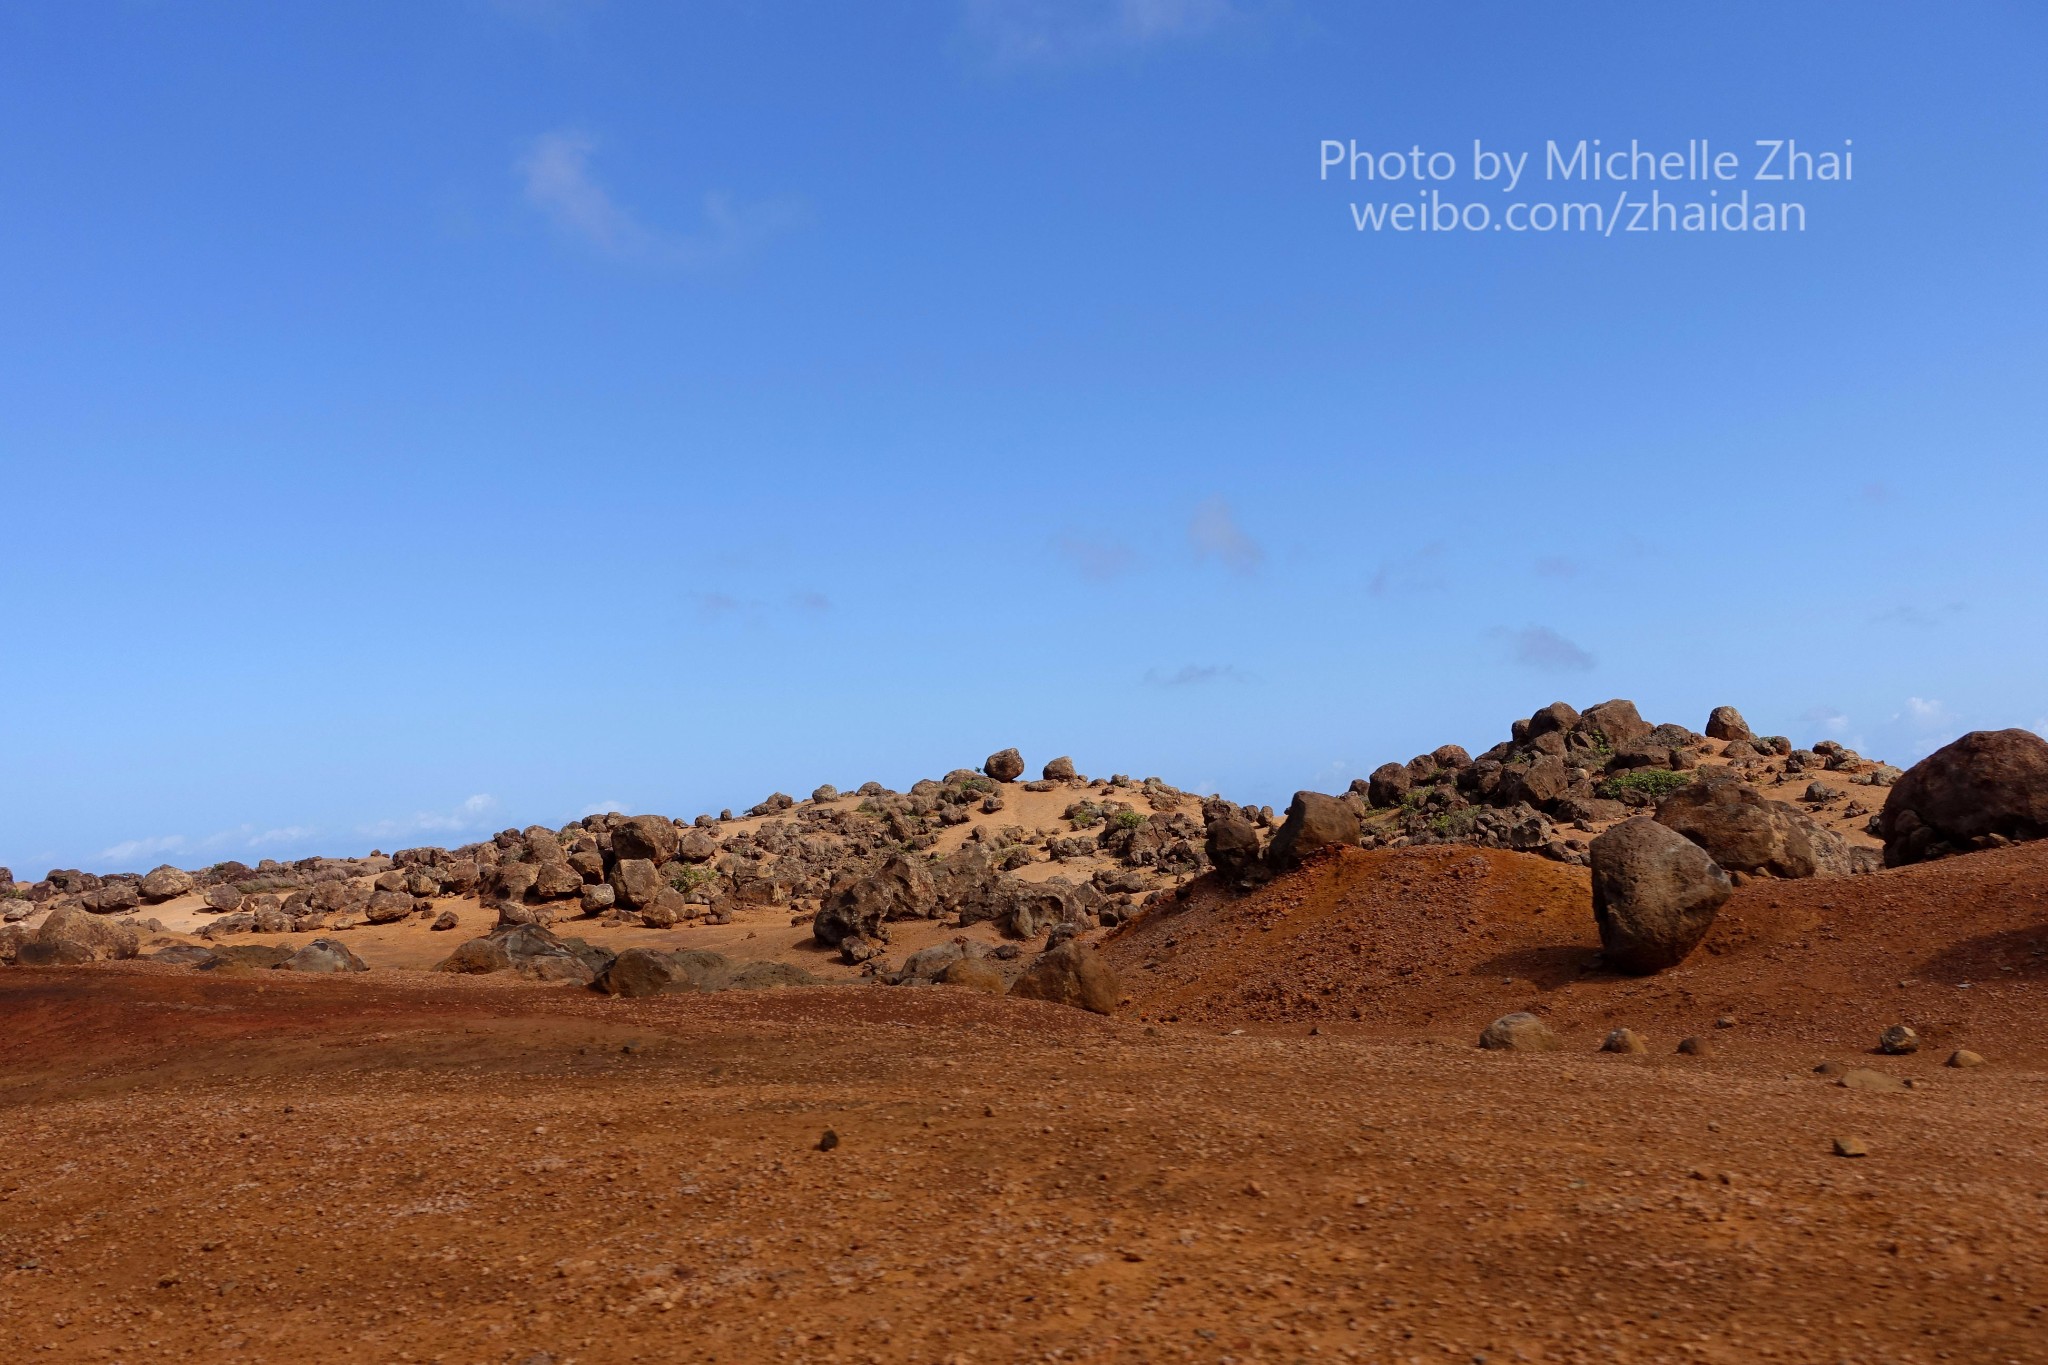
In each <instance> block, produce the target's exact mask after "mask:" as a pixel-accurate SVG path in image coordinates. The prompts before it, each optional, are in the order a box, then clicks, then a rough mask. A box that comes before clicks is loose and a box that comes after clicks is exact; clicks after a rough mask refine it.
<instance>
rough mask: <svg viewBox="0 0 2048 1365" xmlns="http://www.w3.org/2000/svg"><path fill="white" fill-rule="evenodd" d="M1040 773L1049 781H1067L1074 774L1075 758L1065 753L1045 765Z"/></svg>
mask: <svg viewBox="0 0 2048 1365" xmlns="http://www.w3.org/2000/svg"><path fill="white" fill-rule="evenodd" d="M1039 775H1040V776H1041V777H1043V778H1044V779H1045V780H1046V781H1048V782H1066V781H1069V780H1070V779H1072V777H1073V776H1074V760H1073V759H1071V758H1068V757H1067V756H1066V755H1065V754H1062V755H1060V756H1059V757H1058V758H1056V759H1054V760H1053V761H1052V762H1050V763H1048V764H1046V765H1045V767H1044V768H1042V769H1041V770H1040V772H1039Z"/></svg>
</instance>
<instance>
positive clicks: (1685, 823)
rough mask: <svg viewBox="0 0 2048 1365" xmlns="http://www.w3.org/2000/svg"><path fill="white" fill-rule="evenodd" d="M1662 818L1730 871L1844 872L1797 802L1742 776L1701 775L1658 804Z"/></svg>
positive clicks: (1659, 820) (1784, 873)
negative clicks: (1776, 798)
mask: <svg viewBox="0 0 2048 1365" xmlns="http://www.w3.org/2000/svg"><path fill="white" fill-rule="evenodd" d="M1657 823H1659V824H1661V825H1664V826H1666V827H1667V828H1670V829H1673V830H1676V831H1677V832H1678V833H1680V834H1682V835H1684V836H1685V837H1686V838H1688V839H1690V840H1692V842H1694V843H1695V844H1698V845H1699V846H1700V847H1701V848H1703V849H1705V850H1706V852H1707V856H1708V857H1710V858H1712V859H1713V860H1714V861H1715V862H1716V863H1719V864H1720V865H1721V867H1722V868H1723V869H1725V870H1727V871H1729V872H1749V873H1764V874H1768V875H1770V876H1773V877H1811V876H1815V875H1816V874H1818V873H1821V872H1822V871H1824V870H1826V871H1831V872H1833V871H1840V870H1843V869H1842V865H1841V863H1840V861H1839V860H1838V859H1837V858H1835V857H1832V856H1831V854H1832V853H1833V852H1835V850H1834V849H1831V848H1829V847H1826V846H1825V845H1826V841H1825V839H1821V840H1820V842H1819V843H1818V844H1817V842H1816V840H1817V838H1819V836H1821V830H1820V829H1819V828H1818V827H1817V826H1816V825H1815V824H1814V823H1813V821H1811V820H1809V819H1808V818H1807V817H1806V815H1805V814H1804V813H1803V812H1801V811H1800V810H1799V809H1798V807H1796V806H1789V805H1787V804H1785V803H1784V802H1783V801H1773V800H1771V799H1770V798H1769V797H1767V796H1765V795H1764V794H1763V793H1762V792H1760V791H1758V790H1757V789H1756V788H1754V787H1752V786H1750V785H1749V784H1748V783H1746V782H1743V781H1741V780H1740V779H1738V778H1735V777H1732V776H1728V775H1726V774H1722V773H1716V774H1714V775H1713V776H1710V777H1708V776H1703V777H1700V778H1698V779H1696V780H1694V781H1692V782H1690V783H1688V784H1686V785H1685V786H1683V787H1681V788H1679V789H1678V790H1677V791H1675V792H1673V793H1671V794H1670V795H1669V796H1667V797H1665V798H1664V799H1663V800H1662V801H1659V802H1658V803H1657Z"/></svg>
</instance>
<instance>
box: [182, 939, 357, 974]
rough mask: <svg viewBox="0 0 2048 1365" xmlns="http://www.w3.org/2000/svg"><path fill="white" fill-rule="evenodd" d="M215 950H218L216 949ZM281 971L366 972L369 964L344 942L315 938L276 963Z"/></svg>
mask: <svg viewBox="0 0 2048 1365" xmlns="http://www.w3.org/2000/svg"><path fill="white" fill-rule="evenodd" d="M216 951H219V950H218V949H216ZM277 970H278V971H281V972H367V971H368V970H370V966H369V964H368V963H367V962H364V961H363V960H362V959H361V958H359V957H357V956H356V955H355V954H354V953H353V952H351V951H350V950H349V946H348V945H347V944H346V943H342V942H340V941H338V940H336V939H331V938H316V939H314V940H313V941H312V942H311V943H308V944H307V945H306V946H305V947H303V948H301V949H299V950H298V951H297V952H296V953H293V954H292V955H291V956H290V957H287V958H286V959H285V960H284V961H282V962H280V963H278V964H277Z"/></svg>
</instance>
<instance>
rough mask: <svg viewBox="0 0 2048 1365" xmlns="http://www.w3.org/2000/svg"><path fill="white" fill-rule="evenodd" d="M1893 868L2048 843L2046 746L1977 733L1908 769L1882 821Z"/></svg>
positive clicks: (2020, 737) (2028, 736) (2016, 734)
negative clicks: (2043, 839) (1998, 848)
mask: <svg viewBox="0 0 2048 1365" xmlns="http://www.w3.org/2000/svg"><path fill="white" fill-rule="evenodd" d="M1878 834H1879V837H1881V838H1882V839H1883V840H1884V861H1885V865H1886V866H1887V867H1900V866H1903V865H1905V864H1907V863H1917V862H1921V861H1924V860H1926V859H1929V858H1939V857H1943V856H1945V855H1948V854H1952V853H1966V852H1970V851H1973V850H1976V849H1982V848H1990V847H1995V846H1996V845H1997V844H1999V843H2002V842H2007V841H2013V842H2017V841H2020V840H2025V839H2039V838H2041V837H2043V835H2048V740H2043V739H2042V738H2041V737H2040V736H2039V735H2037V734H2034V733H2033V732H2032V731H2030V730H1973V731H1971V732H1970V733H1969V734H1967V735H1964V736H1963V737H1962V738H1961V739H1959V740H1956V741H1955V742H1954V743H1952V744H1947V745H1944V746H1943V747H1941V748H1939V749H1936V750H1935V751H1934V752H1933V753H1931V754H1929V755H1928V756H1927V757H1926V758H1923V759H1921V760H1920V761H1919V762H1918V763H1916V764H1914V765H1913V766H1912V767H1911V768H1908V769H1907V770H1906V772H1905V775H1904V776H1902V777H1900V778H1899V779H1898V780H1897V781H1896V782H1894V783H1893V784H1892V788H1891V792H1890V794H1889V795H1887V796H1886V797H1885V803H1884V810H1883V811H1882V812H1881V813H1880V814H1879V816H1878Z"/></svg>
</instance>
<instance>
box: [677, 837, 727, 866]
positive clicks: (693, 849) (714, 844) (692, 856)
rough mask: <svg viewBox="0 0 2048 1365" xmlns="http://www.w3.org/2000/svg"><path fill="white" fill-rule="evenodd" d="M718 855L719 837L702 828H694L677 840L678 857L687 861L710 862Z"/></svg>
mask: <svg viewBox="0 0 2048 1365" xmlns="http://www.w3.org/2000/svg"><path fill="white" fill-rule="evenodd" d="M717 856H718V838H717V836H716V835H713V834H711V833H709V832H708V831H705V830H701V829H693V830H690V831H688V832H687V833H685V834H684V835H683V837H682V838H681V839H679V840H677V841H676V857H677V858H678V859H679V860H681V861H683V862H686V863H708V862H710V861H711V860H712V859H713V858H716V857H717Z"/></svg>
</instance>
